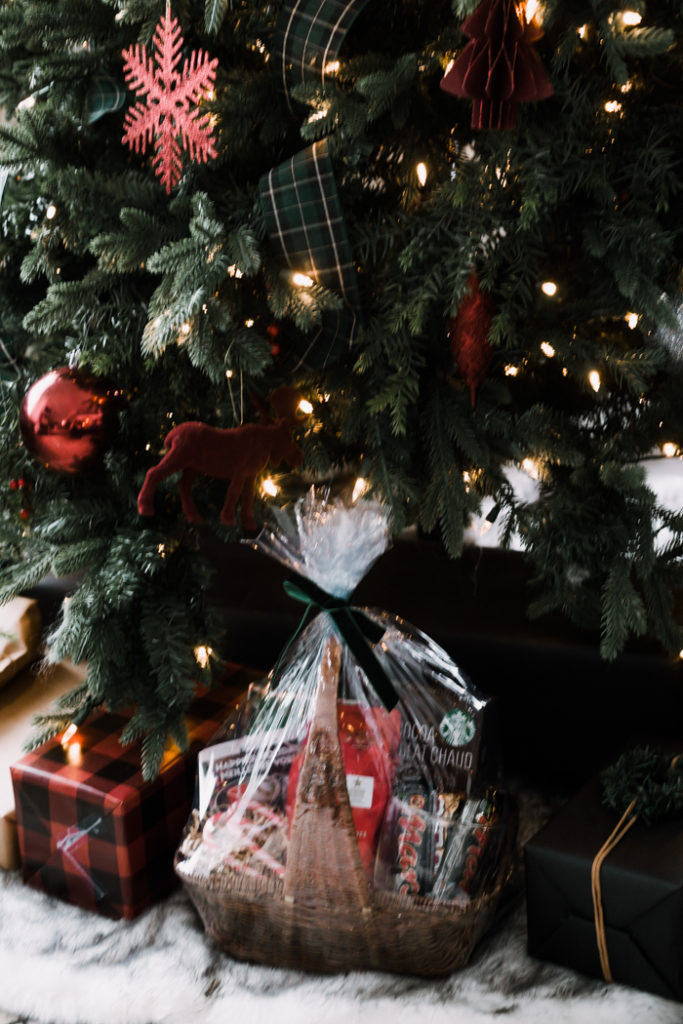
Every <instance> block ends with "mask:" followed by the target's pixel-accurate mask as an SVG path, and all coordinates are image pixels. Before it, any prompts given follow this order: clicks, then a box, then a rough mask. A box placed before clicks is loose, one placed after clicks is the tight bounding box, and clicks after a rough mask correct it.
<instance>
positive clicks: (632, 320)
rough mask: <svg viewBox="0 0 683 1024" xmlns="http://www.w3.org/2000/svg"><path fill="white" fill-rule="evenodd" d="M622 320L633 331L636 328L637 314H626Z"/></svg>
mask: <svg viewBox="0 0 683 1024" xmlns="http://www.w3.org/2000/svg"><path fill="white" fill-rule="evenodd" d="M624 320H625V321H626V323H627V324H628V325H629V327H630V328H631V330H632V331H635V329H636V327H637V326H638V314H637V313H627V314H626V316H625V317H624Z"/></svg>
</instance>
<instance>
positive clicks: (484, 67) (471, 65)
mask: <svg viewBox="0 0 683 1024" xmlns="http://www.w3.org/2000/svg"><path fill="white" fill-rule="evenodd" d="M461 28H462V31H463V33H464V34H465V35H466V36H469V37H470V42H469V43H468V44H467V46H466V47H465V48H464V50H463V51H462V53H460V54H459V56H458V57H457V58H456V60H455V61H454V62H453V64H452V66H451V67H450V68H449V69H448V71H447V72H446V75H445V76H444V78H442V79H441V88H442V89H443V90H444V92H448V93H451V94H452V95H453V96H466V97H467V98H468V99H471V100H472V101H473V102H472V127H473V128H514V127H515V117H516V113H517V104H518V103H521V102H522V101H529V100H545V99H547V98H548V96H552V94H553V87H552V85H551V84H550V79H549V78H548V76H547V74H546V73H545V70H544V68H543V65H542V64H541V61H540V59H539V57H538V55H537V54H536V52H535V51H534V50H533V48H532V45H533V43H535V42H536V41H537V40H538V39H540V38H541V36H542V35H543V33H542V31H541V29H540V28H539V27H538V25H536V23H535V22H534V21H530V22H527V21H526V18H525V16H524V14H522V19H521V21H520V18H519V16H518V14H517V10H516V5H515V3H514V2H513V0H483V3H481V4H479V6H478V7H477V9H476V11H475V12H474V13H473V14H472V15H470V17H469V18H466V19H465V21H463V23H462V26H461Z"/></svg>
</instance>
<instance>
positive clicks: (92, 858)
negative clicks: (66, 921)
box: [11, 666, 254, 918]
mask: <svg viewBox="0 0 683 1024" xmlns="http://www.w3.org/2000/svg"><path fill="white" fill-rule="evenodd" d="M253 678H254V673H253V672H251V673H250V672H248V671H247V670H244V669H238V668H237V667H236V666H232V667H231V668H230V669H229V671H228V672H227V674H226V677H225V678H224V680H223V681H222V682H221V685H220V686H218V687H217V688H216V689H214V690H211V691H210V692H206V693H204V694H203V695H202V696H199V697H197V698H195V700H194V701H193V702H192V704H191V705H190V708H189V710H188V712H187V726H188V733H189V738H190V743H189V747H188V750H187V751H186V752H185V753H181V751H180V750H179V748H178V747H177V746H175V745H173V746H171V747H170V749H168V750H167V751H166V753H165V755H164V759H163V762H162V766H161V771H160V773H159V775H158V777H157V778H156V779H155V780H153V781H151V782H146V781H144V780H143V778H142V773H141V770H140V761H141V749H140V743H133V744H131V745H130V746H127V747H122V746H121V745H120V743H119V740H118V736H119V734H120V732H121V729H122V727H123V726H124V725H125V724H126V719H125V718H124V717H123V716H122V715H115V714H109V713H104V712H103V713H100V714H95V715H93V716H92V717H91V718H89V719H88V720H87V721H86V722H85V723H84V724H83V725H82V726H80V727H79V730H78V734H77V736H76V737H75V739H77V740H78V746H76V747H74V746H73V745H72V746H71V747H67V748H66V749H65V748H64V747H63V746H62V744H61V743H60V741H59V739H55V740H52V741H50V742H49V743H45V744H43V745H42V746H41V747H38V748H37V749H36V750H34V751H33V752H32V753H30V754H27V755H26V756H25V757H23V758H22V759H21V760H20V761H18V762H17V763H16V764H14V765H13V766H12V769H11V772H12V781H13V785H14V795H15V802H16V816H17V826H18V834H19V848H20V853H21V863H22V870H23V877H24V881H25V882H26V883H27V884H28V885H31V886H33V887H34V888H36V889H41V890H43V891H44V892H48V893H50V894H52V895H54V896H59V897H61V898H62V899H65V900H68V901H69V902H70V903H75V904H77V905H79V906H82V907H86V908H87V909H89V910H94V911H98V912H100V913H103V914H106V915H107V916H109V917H126V918H133V917H135V916H136V915H137V914H139V913H140V912H141V911H142V910H143V909H144V907H146V906H147V905H148V904H149V903H151V902H152V901H153V900H155V899H158V898H159V897H161V896H163V895H165V894H166V893H167V892H168V891H169V890H170V889H171V887H172V885H173V884H174V875H173V854H174V852H175V848H176V846H177V845H178V841H179V839H180V836H181V833H182V830H183V826H184V825H185V823H186V821H187V816H188V814H189V812H190V808H191V804H192V796H193V792H194V779H195V771H196V754H197V752H198V751H199V750H200V749H201V748H202V747H204V746H205V745H206V744H207V743H208V742H209V740H210V739H211V737H212V736H213V734H214V733H215V732H216V730H217V729H218V727H219V725H220V724H221V723H222V722H223V721H224V719H225V717H226V714H227V713H228V712H229V711H230V709H231V708H232V706H234V704H235V703H236V701H237V699H238V697H239V695H240V694H241V693H242V691H243V690H244V689H245V688H246V686H247V684H248V682H249V680H250V679H253Z"/></svg>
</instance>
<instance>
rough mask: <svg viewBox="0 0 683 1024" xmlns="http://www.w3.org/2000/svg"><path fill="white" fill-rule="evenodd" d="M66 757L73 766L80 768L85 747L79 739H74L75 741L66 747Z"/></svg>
mask: <svg viewBox="0 0 683 1024" xmlns="http://www.w3.org/2000/svg"><path fill="white" fill-rule="evenodd" d="M66 759H67V761H68V762H69V764H70V765H71V767H72V768H80V766H81V764H82V762H83V748H82V747H81V744H80V743H78V742H77V740H74V741H73V743H69V745H68V747H67V748H66Z"/></svg>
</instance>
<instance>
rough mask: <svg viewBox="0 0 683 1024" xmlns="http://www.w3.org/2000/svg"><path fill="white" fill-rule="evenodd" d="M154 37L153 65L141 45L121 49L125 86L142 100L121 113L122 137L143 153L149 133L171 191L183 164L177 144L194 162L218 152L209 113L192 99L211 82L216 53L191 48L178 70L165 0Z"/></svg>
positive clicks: (178, 39) (176, 30)
mask: <svg viewBox="0 0 683 1024" xmlns="http://www.w3.org/2000/svg"><path fill="white" fill-rule="evenodd" d="M153 42H154V47H155V49H156V62H157V67H156V69H155V67H154V61H153V60H152V58H151V57H148V56H147V49H146V47H145V46H141V45H140V44H139V43H137V44H136V45H135V47H133V46H131V47H130V48H129V49H127V50H124V51H123V57H124V58H125V64H124V71H125V75H126V82H127V85H128V88H129V89H130V90H131V91H132V92H135V93H136V94H137V95H138V96H146V100H145V102H144V103H136V104H135V106H134V107H132V108H130V109H129V110H128V112H127V113H126V117H125V119H124V122H123V126H124V129H125V132H124V135H123V139H122V141H123V143H124V145H128V146H130V147H131V149H134V150H135V152H136V153H140V152H141V153H144V152H145V151H146V149H147V145H148V143H151V142H152V139H154V149H155V151H156V154H155V157H154V160H153V165H154V168H155V173H156V174H157V175H158V177H159V178H161V181H162V183H163V184H164V185H165V187H166V191H167V192H168V193H170V191H171V189H172V188H173V187H174V186H175V185H177V184H178V182H179V181H180V176H181V174H182V170H183V165H182V159H181V155H180V154H181V147H182V149H185V150H187V152H188V153H189V155H190V160H195V161H197V162H198V163H201V162H203V163H206V161H207V160H208V159H209V157H212V158H213V157H216V156H217V153H216V149H215V146H214V136H213V125H212V124H211V119H210V116H209V114H201V111H200V110H199V109H198V107H197V104H198V103H199V102H200V100H201V99H202V98H203V97H205V96H206V94H207V93H208V92H209V91H210V90H211V89H212V87H213V83H214V81H215V78H216V68H217V67H218V59H217V58H214V59H213V60H211V59H209V55H208V54H206V53H204V52H203V50H193V51H192V52H191V54H190V59H189V61H188V60H186V61H185V63H184V64H183V68H182V71H179V70H178V66H179V64H180V61H181V60H182V54H181V49H182V46H183V43H184V40H183V37H182V34H181V29H180V25H179V24H178V21H177V19H176V18H171V8H170V4H169V5H167V7H166V14H165V16H164V15H162V17H161V20H160V22H159V24H158V25H157V27H156V30H155V33H154V39H153Z"/></svg>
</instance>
